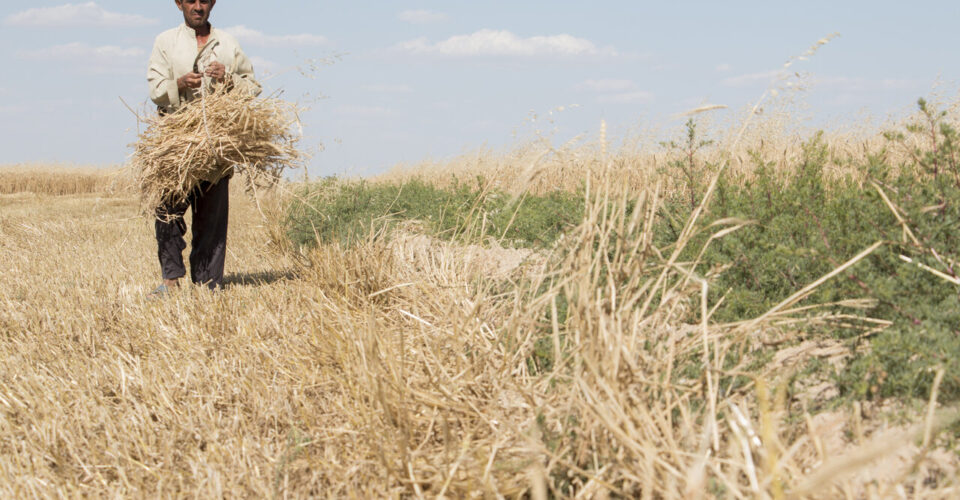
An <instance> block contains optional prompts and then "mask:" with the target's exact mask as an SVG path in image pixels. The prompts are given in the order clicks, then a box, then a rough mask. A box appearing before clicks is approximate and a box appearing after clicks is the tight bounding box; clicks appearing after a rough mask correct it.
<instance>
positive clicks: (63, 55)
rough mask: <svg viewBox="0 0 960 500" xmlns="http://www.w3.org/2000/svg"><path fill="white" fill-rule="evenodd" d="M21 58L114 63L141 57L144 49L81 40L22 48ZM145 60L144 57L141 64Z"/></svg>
mask: <svg viewBox="0 0 960 500" xmlns="http://www.w3.org/2000/svg"><path fill="white" fill-rule="evenodd" d="M17 55H18V56H19V57H20V58H21V59H29V60H36V61H59V60H63V61H73V62H78V63H93V64H97V63H114V62H120V61H130V60H133V59H143V58H145V57H146V51H145V50H143V49H142V48H140V47H118V46H116V45H102V46H99V47H94V46H92V45H87V44H85V43H83V42H73V43H68V44H64V45H55V46H53V47H46V48H42V49H33V50H22V51H20V52H18V53H17ZM146 63H147V61H146V60H145V59H144V61H143V64H144V65H146Z"/></svg>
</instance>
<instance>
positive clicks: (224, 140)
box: [132, 90, 303, 214]
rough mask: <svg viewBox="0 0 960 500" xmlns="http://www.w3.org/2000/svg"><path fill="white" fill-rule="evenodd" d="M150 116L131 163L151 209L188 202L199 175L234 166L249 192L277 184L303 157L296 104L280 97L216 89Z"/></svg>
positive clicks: (215, 175)
mask: <svg viewBox="0 0 960 500" xmlns="http://www.w3.org/2000/svg"><path fill="white" fill-rule="evenodd" d="M144 121H145V122H146V123H147V124H148V127H147V129H146V131H145V132H143V133H142V134H140V137H139V141H138V142H137V143H136V144H134V153H133V162H132V164H133V168H134V170H135V172H136V174H137V184H138V186H139V188H140V193H141V206H142V208H143V210H144V211H145V212H146V213H151V214H152V213H155V212H156V210H157V208H158V207H160V206H161V205H162V204H164V203H174V204H176V203H180V202H183V201H184V200H186V199H187V197H188V196H189V194H190V192H191V191H192V190H193V189H195V188H196V187H197V186H198V184H199V183H200V181H216V180H219V179H220V178H222V177H223V176H225V175H229V174H231V173H233V172H237V173H240V174H242V175H243V176H244V180H245V183H246V186H247V188H248V190H250V191H256V190H257V189H259V188H261V187H266V186H272V185H273V184H275V183H276V182H277V181H278V180H279V179H280V178H281V176H282V174H283V171H284V170H285V169H287V168H297V167H299V166H300V165H301V163H302V160H303V154H302V153H301V151H300V150H299V149H298V147H297V144H298V142H299V140H300V138H301V136H302V133H301V129H300V121H299V117H298V109H297V107H296V105H294V104H292V103H289V102H286V101H283V100H281V99H279V98H277V97H276V96H271V97H268V98H258V97H255V96H252V95H249V94H247V93H244V92H241V91H229V90H217V91H214V92H212V93H210V94H205V95H204V96H203V97H202V99H199V100H197V101H194V102H193V103H191V104H189V105H187V106H184V107H183V108H181V109H179V110H178V111H177V112H175V113H172V114H170V115H167V116H153V117H148V118H145V119H144Z"/></svg>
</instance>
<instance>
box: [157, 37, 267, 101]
mask: <svg viewBox="0 0 960 500" xmlns="http://www.w3.org/2000/svg"><path fill="white" fill-rule="evenodd" d="M214 60H215V61H218V62H220V63H221V64H223V65H224V66H225V67H226V70H227V76H226V81H228V82H230V83H231V84H232V85H233V86H234V87H236V88H240V89H244V90H246V91H248V92H250V93H252V94H254V95H258V94H259V93H260V84H258V83H257V81H256V80H254V78H253V64H251V63H250V59H248V58H247V56H246V54H244V53H243V51H242V50H241V49H240V44H239V43H238V42H237V39H236V38H234V37H233V36H232V35H230V34H229V33H227V32H225V31H222V30H218V29H216V28H211V29H210V39H209V40H208V41H207V44H206V45H204V46H203V48H198V47H197V32H196V31H194V30H193V29H192V28H190V27H189V26H187V25H186V24H181V25H180V26H178V27H176V28H174V29H171V30H168V31H165V32H163V33H161V34H160V36H158V37H157V39H156V41H155V42H154V44H153V53H152V54H151V55H150V67H149V69H148V70H147V82H148V83H149V84H150V100H152V101H153V102H154V103H155V104H156V105H157V106H158V107H159V108H160V109H161V110H164V111H175V110H176V109H177V108H179V107H180V106H181V105H183V104H184V103H187V102H190V101H192V100H194V99H196V98H197V97H199V96H200V89H187V90H184V91H183V92H180V91H179V90H178V89H177V79H178V78H180V77H181V76H183V75H186V74H187V73H191V72H194V71H196V72H200V73H202V72H203V70H204V69H205V68H206V66H207V65H208V64H209V63H210V62H212V61H214Z"/></svg>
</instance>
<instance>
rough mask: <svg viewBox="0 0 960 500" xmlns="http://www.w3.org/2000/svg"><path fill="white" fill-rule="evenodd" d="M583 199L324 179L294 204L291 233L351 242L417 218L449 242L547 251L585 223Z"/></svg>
mask: <svg viewBox="0 0 960 500" xmlns="http://www.w3.org/2000/svg"><path fill="white" fill-rule="evenodd" d="M583 204H584V202H583V197H582V196H581V195H578V194H571V193H563V192H554V193H549V194H546V195H543V196H535V195H526V196H523V197H520V198H516V199H515V198H514V197H511V196H510V195H508V194H506V193H504V192H502V191H498V190H490V189H485V188H484V182H483V180H482V179H478V180H477V184H476V185H475V186H470V185H467V184H464V183H457V184H455V185H454V186H453V187H451V188H446V189H442V188H438V187H435V186H434V185H432V184H430V183H427V182H424V181H422V180H419V179H414V180H411V181H408V182H405V183H403V184H391V183H370V182H366V181H357V182H348V181H339V180H336V179H327V180H325V181H323V182H321V183H319V184H315V185H311V186H307V187H305V188H304V189H303V190H301V192H300V193H299V194H298V196H297V197H296V201H295V202H294V203H293V204H292V206H291V207H290V212H289V217H288V227H289V230H288V236H289V237H290V239H291V241H293V242H294V243H296V244H298V245H315V244H317V243H318V239H319V242H320V243H329V242H333V241H339V242H340V243H341V244H345V245H351V244H354V243H356V242H357V241H358V240H361V239H363V238H366V237H368V235H370V234H371V232H375V231H378V230H380V229H383V228H384V227H392V226H394V225H395V224H397V223H398V222H402V221H416V222H418V223H420V224H422V225H423V227H424V229H425V230H426V231H427V232H429V233H430V234H433V235H435V236H437V237H440V238H444V239H448V240H451V239H459V240H467V241H481V242H482V241H485V240H487V239H489V238H493V239H496V240H497V241H500V242H501V243H503V244H505V245H508V246H516V247H546V246H550V245H552V244H553V243H554V242H555V241H556V239H557V238H558V237H559V236H560V235H561V234H562V233H563V231H564V230H565V229H566V228H567V227H569V226H572V225H575V224H578V223H579V222H580V221H581V220H582V219H583Z"/></svg>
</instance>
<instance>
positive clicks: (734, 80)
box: [720, 69, 785, 87]
mask: <svg viewBox="0 0 960 500" xmlns="http://www.w3.org/2000/svg"><path fill="white" fill-rule="evenodd" d="M784 74H785V73H784V71H783V70H780V69H774V70H770V71H760V72H757V73H747V74H745V75H739V76H731V77H730V78H724V79H723V80H721V81H720V83H721V84H722V85H725V86H727V87H748V86H750V85H756V84H769V83H772V82H773V81H774V80H775V79H776V78H777V77H779V76H781V75H784Z"/></svg>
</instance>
